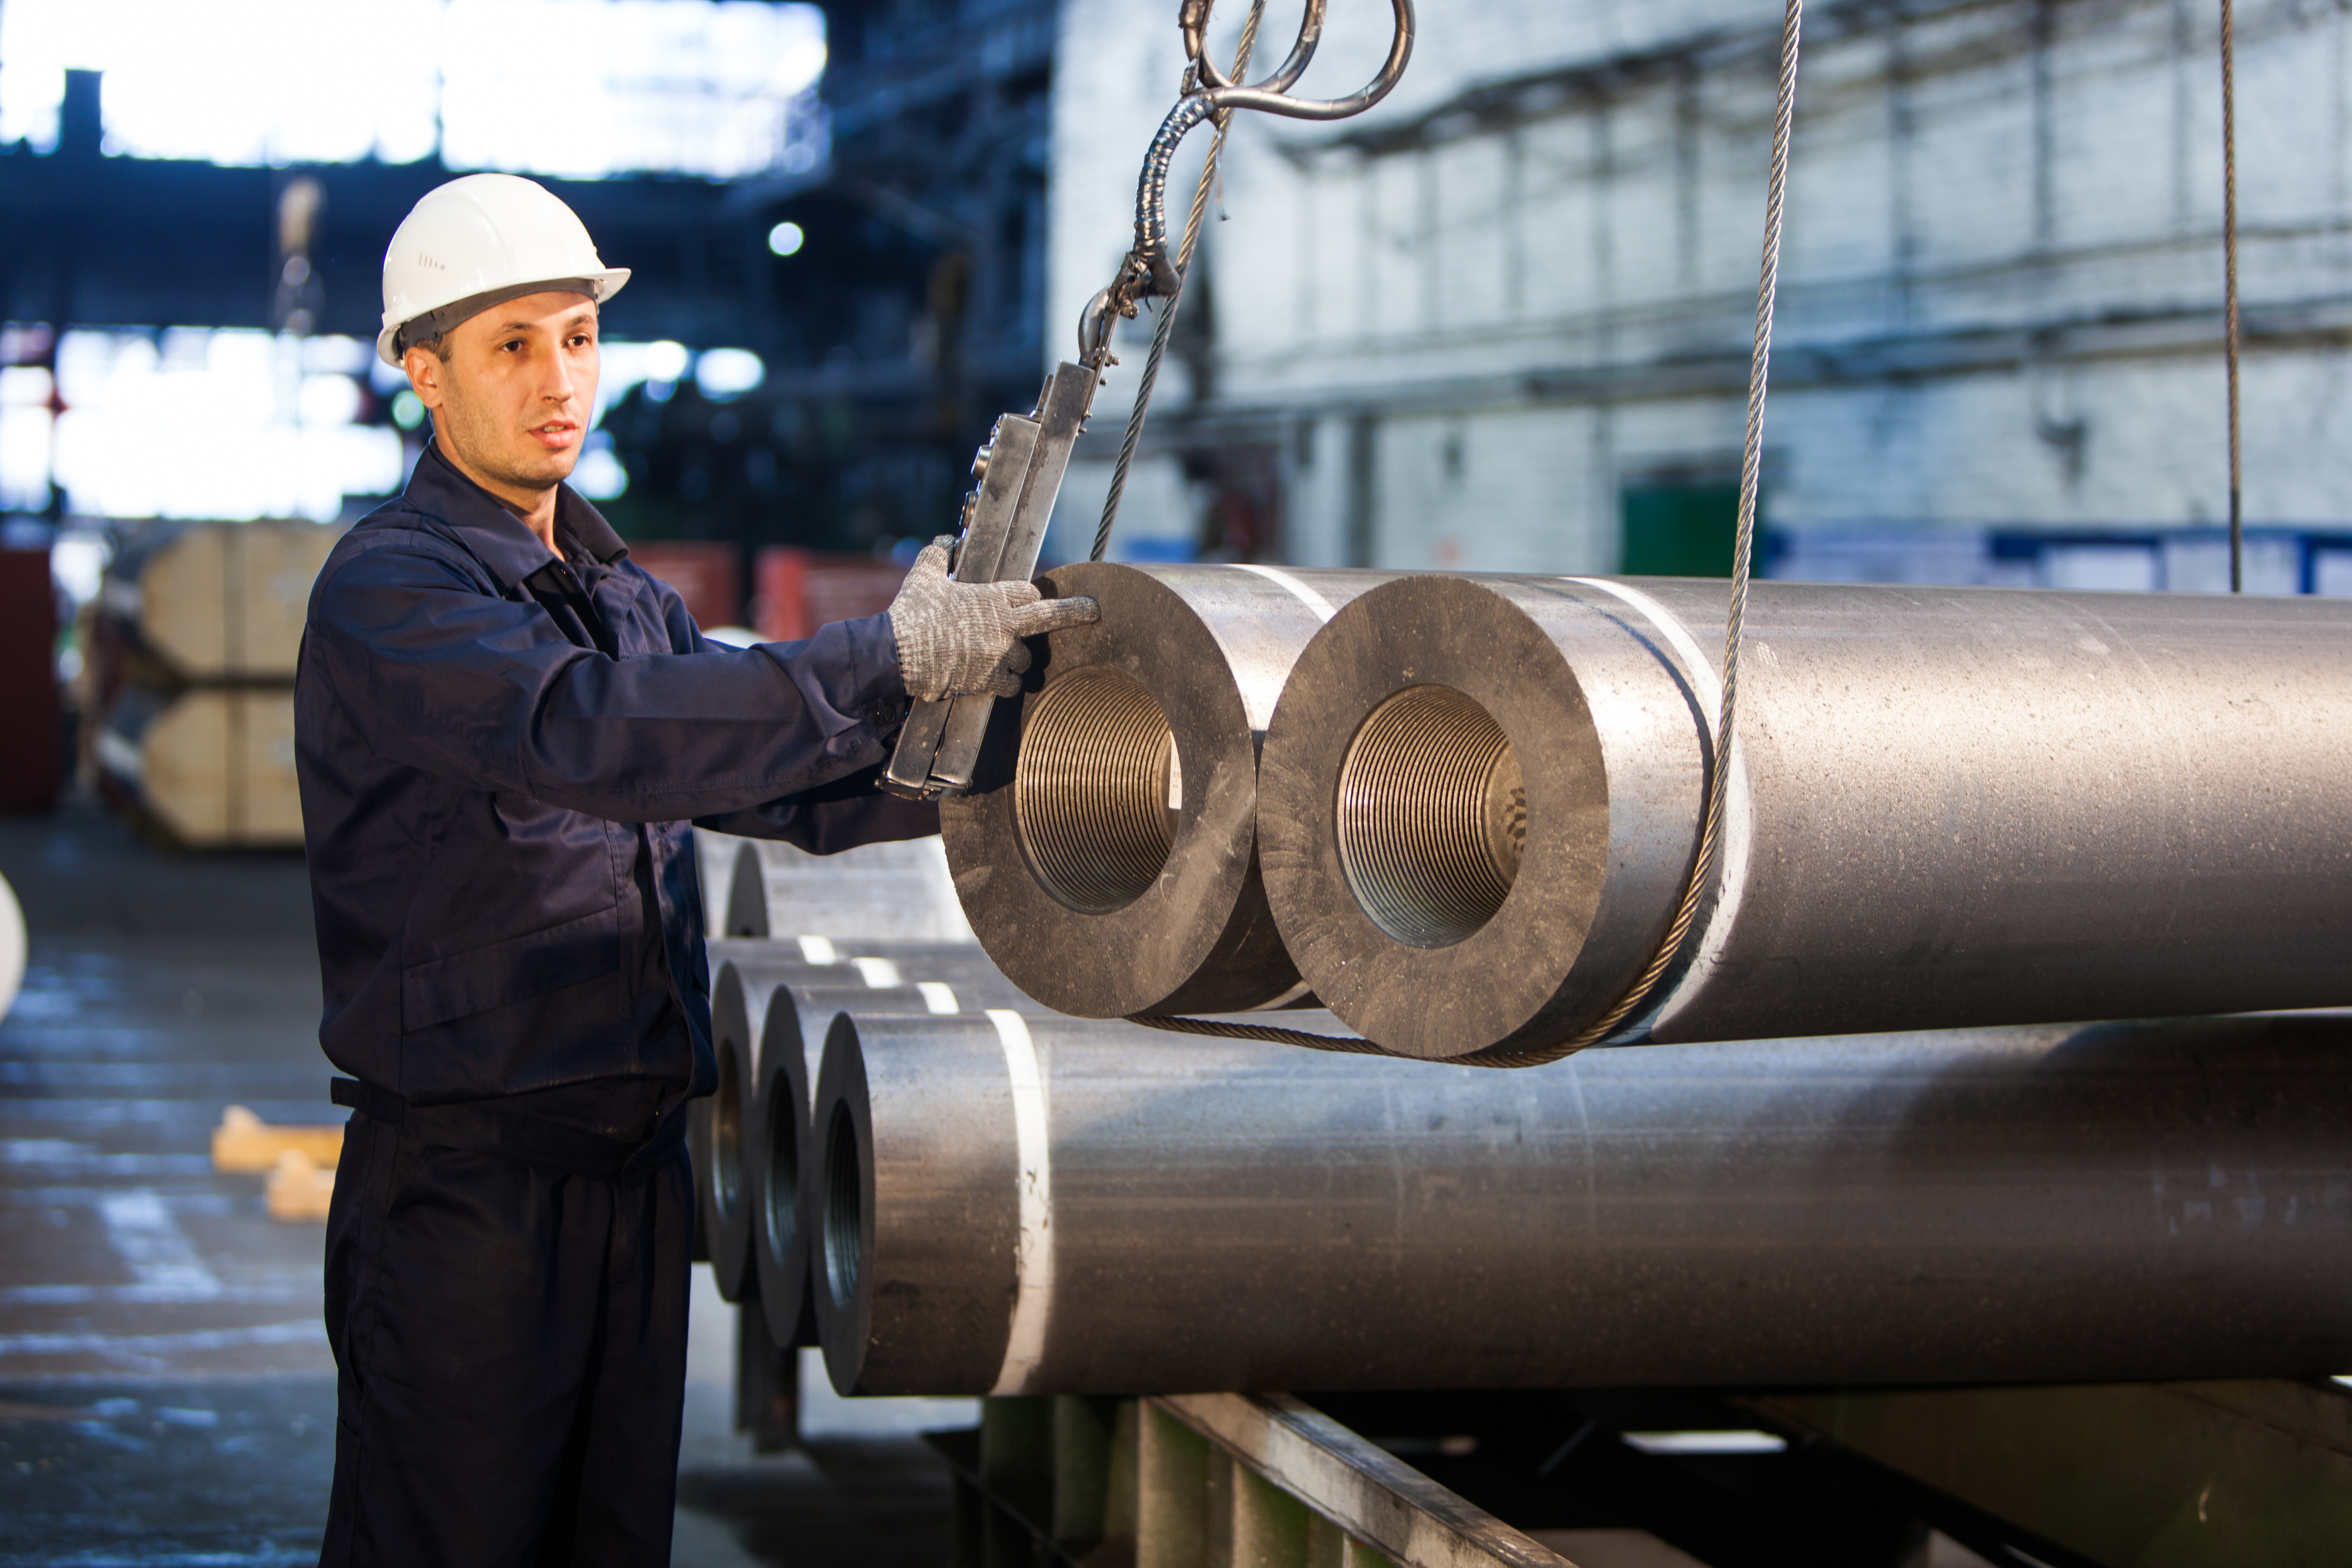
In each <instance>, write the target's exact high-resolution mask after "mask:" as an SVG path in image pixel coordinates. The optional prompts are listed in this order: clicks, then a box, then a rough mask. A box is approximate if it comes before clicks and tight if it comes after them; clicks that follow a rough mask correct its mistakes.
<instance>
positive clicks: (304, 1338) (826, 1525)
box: [0, 805, 949, 1568]
mask: <svg viewBox="0 0 2352 1568" xmlns="http://www.w3.org/2000/svg"><path fill="white" fill-rule="evenodd" d="M0 875H5V877H6V878H7V879H8V881H9V882H10V884H11V885H12V886H13V887H14V888H15V889H16V895H17V898H18V900H20V901H21V902H22V903H23V905H24V908H25V915H26V926H27V928H28V930H29V932H30V939H31V941H30V945H31V952H30V958H29V962H28V963H27V966H26V976H25V985H24V989H23V991H22V993H21V994H19V996H18V997H17V1000H16V1004H15V1005H14V1006H13V1007H11V1008H10V1009H9V1011H8V1014H7V1016H6V1017H5V1020H0V1568H18V1565H30V1564H36V1563H39V1564H48V1563H75V1564H79V1565H90V1568H94V1565H98V1564H110V1563H139V1564H173V1563H190V1564H193V1563H206V1564H247V1563H252V1564H265V1563H300V1562H309V1561H311V1560H313V1559H315V1557H316V1555H317V1551H318V1541H319V1533H320V1527H321V1524H322V1522H323V1520H324V1517H325V1508H326V1492H327V1485H328V1478H329V1475H330V1471H331V1466H332V1461H333V1430H334V1384H333V1364H332V1362H331V1359H330V1358H329V1355H328V1352H327V1342H326V1337H325V1334H324V1332H323V1331H322V1330H321V1329H320V1319H319V1312H320V1261H319V1252H320V1235H321V1227H320V1226H317V1225H315V1224H310V1225H280V1224H275V1223H273V1222H271V1220H270V1219H269V1218H268V1215H267V1213H266V1212H265V1210H264V1207H263V1203H262V1183H261V1178H259V1177H257V1176H231V1175H220V1174H216V1173H215V1172H214V1171H213V1169H212V1162H211V1159H210V1157H209V1152H208V1151H209V1147H210V1135H211V1131H212V1128H213V1127H214V1125H215V1123H217V1122H218V1121H219V1120H220V1114H221V1110H222V1108H223V1107H225V1106H227V1105H230V1104H242V1105H246V1106H249V1107H251V1108H252V1109H253V1110H256V1111H257V1112H258V1113H259V1114H260V1115H261V1116H262V1118H263V1119H264V1120H265V1121H296V1122H323V1121H340V1120H341V1112H340V1111H338V1110H336V1109H335V1108H334V1107H333V1106H331V1104H329V1102H328V1100H327V1080H328V1077H329V1068H328V1066H327V1063H326V1060H325V1058H323V1057H321V1056H320V1054H319V1048H318V1044H317V1038H316V1032H315V1031H316V1027H317V1014H318V1005H319V979H318V961H317V956H316V952H315V950H314V948H313V946H312V942H311V931H310V889H309V884H308V882H307V880H306V879H305V877H304V874H303V869H302V864H301V861H300V858H299V857H298V856H294V855H242V856H194V855H182V854H175V853H172V852H169V851H163V850H157V849H153V848H151V847H147V846H145V845H143V844H142V843H140V842H139V841H138V840H137V839H136V838H135V837H133V836H132V835H131V833H129V832H128V831H127V830H126V829H125V828H123V827H122V826H121V825H120V824H118V823H116V822H115V821H113V820H112V819H110V818H109V817H106V816H102V815H100V813H98V812H97V811H96V810H95V809H94V808H91V807H89V806H87V805H78V806H69V807H68V808H66V809H64V810H61V811H59V812H58V813H57V814H55V815H54V816H47V817H39V818H0ZM697 1283H698V1289H697V1291H696V1304H697V1305H696V1310H697V1321H696V1323H695V1330H696V1331H695V1336H694V1354H693V1357H692V1362H691V1367H690V1371H689V1384H688V1411H687V1436H686V1444H685V1451H684V1453H683V1454H682V1456H681V1460H680V1487H679V1499H680V1507H679V1513H678V1531H677V1557H676V1560H677V1562H678V1563H681V1564H685V1565H687V1568H722V1565H727V1568H731V1565H735V1564H743V1563H779V1564H794V1565H803V1564H804V1565H808V1568H820V1565H824V1564H832V1563H859V1564H877V1565H886V1568H887V1565H890V1564H897V1563H908V1564H915V1563H922V1564H926V1565H928V1564H932V1563H941V1562H943V1561H944V1560H945V1557H946V1550H947V1548H946V1541H947V1530H948V1509H949V1500H948V1481H947V1477H946V1473H945V1471H944V1469H943V1468H941V1467H940V1465H939V1464H938V1463H937V1462H936V1461H935V1460H933V1459H932V1458H930V1457H929V1455H928V1453H927V1452H926V1451H924V1450H923V1449H922V1448H921V1447H919V1445H918V1444H916V1443H915V1442H913V1441H912V1440H911V1439H910V1438H908V1437H907V1436H903V1435H900V1433H899V1432H895V1431H892V1430H890V1429H889V1428H890V1427H892V1426H900V1427H903V1426H904V1423H903V1422H900V1423H892V1422H887V1421H886V1422H882V1423H879V1424H878V1425H879V1426H881V1427H882V1428H883V1430H881V1431H880V1432H879V1433H878V1434H877V1433H875V1432H873V1430H872V1428H873V1427H874V1426H876V1425H877V1423H874V1422H872V1421H870V1420H868V1421H866V1422H864V1423H863V1424H864V1426H866V1428H867V1431H866V1432H865V1433H858V1432H856V1428H857V1427H858V1426H860V1425H861V1423H860V1420H859V1419H857V1418H856V1416H854V1415H853V1416H851V1417H850V1418H848V1419H841V1418H838V1417H837V1418H836V1419H835V1421H834V1422H833V1424H832V1429H833V1431H834V1432H835V1433H836V1434H838V1435H836V1436H829V1437H825V1438H819V1439H813V1440H812V1444H811V1447H810V1448H809V1449H808V1450H805V1451H801V1452H795V1453H793V1454H790V1455H785V1456H772V1457H754V1456H753V1455H751V1452H750V1448H749V1446H748V1444H747V1443H746V1442H745V1441H744V1440H743V1439H741V1438H740V1437H737V1436H734V1435H733V1434H732V1433H731V1432H730V1429H729V1425H728V1413H729V1410H730V1396H731V1387H730V1377H731V1367H730V1363H729V1357H730V1355H731V1344H732V1338H731V1334H732V1331H731V1326H730V1324H729V1323H728V1322H727V1321H726V1318H725V1316H724V1314H725V1312H726V1310H727V1309H725V1308H724V1307H723V1305H722V1304H721V1303H719V1301H718V1300H717V1298H716V1296H715V1295H714V1294H713V1293H712V1292H710V1291H709V1289H708V1280H707V1272H706V1275H705V1278H704V1279H698V1282H697ZM813 1403H817V1404H821V1403H822V1402H821V1401H819V1402H813Z"/></svg>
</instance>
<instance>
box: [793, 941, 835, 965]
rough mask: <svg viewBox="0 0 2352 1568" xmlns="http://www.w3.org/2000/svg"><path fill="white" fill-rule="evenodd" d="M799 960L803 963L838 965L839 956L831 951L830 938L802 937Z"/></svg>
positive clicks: (831, 942)
mask: <svg viewBox="0 0 2352 1568" xmlns="http://www.w3.org/2000/svg"><path fill="white" fill-rule="evenodd" d="M801 960H802V962H803V963H840V962H841V955H840V954H839V953H836V952H834V951H833V939H832V938H831V937H829V936H804V937H803V938H801Z"/></svg>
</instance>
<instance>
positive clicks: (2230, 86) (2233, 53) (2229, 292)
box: [2221, 0, 2246, 594]
mask: <svg viewBox="0 0 2352 1568" xmlns="http://www.w3.org/2000/svg"><path fill="white" fill-rule="evenodd" d="M2236 33H2237V28H2236V26H2235V24H2234V21H2233V19H2232V17H2231V0H2221V279H2222V284H2221V288H2222V299H2223V301H2224V304H2223V310H2222V315H2223V324H2222V332H2221V340H2222V341H2221V357H2222V361H2223V363H2225V364H2226V365H2227V366H2228V373H2229V382H2230V592H2231V593H2232V594H2242V593H2244V592H2245V591H2246V519H2245V510H2244V506H2243V501H2242V489H2241V486H2242V479H2243V470H2242V468H2241V467H2240V464H2239V443H2238V80H2237V78H2238V69H2237V50H2236Z"/></svg>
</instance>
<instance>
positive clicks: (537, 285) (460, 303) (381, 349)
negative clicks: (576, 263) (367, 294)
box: [375, 267, 629, 365]
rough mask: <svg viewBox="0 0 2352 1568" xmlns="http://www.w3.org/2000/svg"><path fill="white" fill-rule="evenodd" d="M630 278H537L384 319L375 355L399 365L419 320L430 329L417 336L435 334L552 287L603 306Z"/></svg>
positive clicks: (610, 274) (606, 274)
mask: <svg viewBox="0 0 2352 1568" xmlns="http://www.w3.org/2000/svg"><path fill="white" fill-rule="evenodd" d="M628 281H629V268H625V267H606V268H599V269H598V270H596V271H593V272H583V273H578V274H575V275H573V276H572V277H568V278H541V279H533V280H531V281H530V282H527V283H514V284H509V285H508V286H507V287H505V288H503V289H490V290H488V292H486V293H481V294H474V295H469V296H467V298H465V299H463V300H451V301H450V302H449V303H448V304H446V305H442V306H439V307H437V308H436V309H434V310H427V311H425V312H424V313H422V314H420V315H415V316H410V317H408V318H407V319H406V320H404V321H386V322H384V324H383V331H379V332H378V333H377V334H376V339H375V353H376V357H377V358H378V359H380V360H382V361H383V363H386V364H389V365H398V364H399V363H400V361H401V352H400V348H399V343H400V339H401V335H402V334H403V333H404V332H406V331H408V329H409V328H411V327H415V326H418V325H419V324H420V323H423V324H425V326H426V328H427V329H428V330H425V331H420V332H418V333H416V334H415V336H416V337H417V338H420V339H422V338H429V337H435V336H437V335H439V334H440V333H442V332H446V331H449V330H450V329H451V328H452V327H456V326H458V325H461V324H462V323H464V322H467V321H471V320H473V319H474V318H475V317H476V316H478V315H480V314H481V313H482V312H483V311H484V310H490V309H492V308H493V307H495V306H499V305H503V304H505V303H506V302H507V301H508V300H520V299H521V298H522V297H523V296H524V295H526V294H542V293H546V292H547V291H549V290H550V289H569V290H571V291H573V292H578V293H585V294H586V295H587V296H588V297H589V298H590V299H592V300H595V301H596V303H597V304H599V305H602V304H603V303H604V301H605V300H609V299H611V298H612V297H613V296H614V295H615V294H617V293H619V292H620V291H621V289H622V288H623V287H624V286H625V285H626V284H627V282H628ZM583 284H585V285H586V287H585V288H584V289H583V288H582V287H581V286H582V285H583Z"/></svg>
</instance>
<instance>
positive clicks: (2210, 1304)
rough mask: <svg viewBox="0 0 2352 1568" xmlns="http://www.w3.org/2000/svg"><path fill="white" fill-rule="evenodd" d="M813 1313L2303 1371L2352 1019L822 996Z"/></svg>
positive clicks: (839, 1370)
mask: <svg viewBox="0 0 2352 1568" xmlns="http://www.w3.org/2000/svg"><path fill="white" fill-rule="evenodd" d="M817 1105H818V1122H817V1125H818V1126H819V1128H820V1129H822V1130H823V1136H824V1141H825V1142H824V1150H823V1152H822V1153H821V1155H820V1157H819V1158H818V1159H817V1160H815V1161H814V1162H813V1163H812V1166H811V1169H812V1171H813V1172H814V1173H815V1178H816V1181H817V1183H818V1189H819V1190H818V1191H817V1192H815V1193H814V1194H812V1203H811V1209H812V1211H813V1212H814V1213H815V1214H818V1215H822V1216H823V1221H822V1226H821V1228H820V1230H819V1233H818V1234H817V1235H816V1236H814V1237H812V1241H813V1243H814V1247H815V1248H816V1256H817V1258H818V1269H819V1282H818V1290H817V1303H818V1321H819V1328H820V1332H821V1334H822V1336H823V1339H824V1352H825V1360H826V1365H827V1368H828V1370H829V1372H830V1373H831V1376H832V1378H833V1381H834V1384H835V1386H836V1387H837V1388H840V1389H841V1390H843V1391H844V1392H851V1391H856V1392H860V1393H867V1394H985V1393H991V1392H993V1393H998V1394H1046V1393H1057V1394H1058V1393H1070V1394H1077V1393H1103V1394H1108V1393H1130V1394H1132V1393H1142V1394H1150V1393H1174V1392H1181V1391H1184V1390H1198V1389H1203V1388H1213V1389H1233V1390H1265V1389H1295V1388H1317V1389H1332V1390H1339V1389H1403V1388H1451V1389H1469V1388H1507V1387H1569V1386H1579V1385H1583V1386H1605V1385H1644V1384H1718V1385H1719V1384H1905V1383H1961V1382H2029V1381H2043V1380H2058V1381H2078V1380H2079V1381H2111V1380H2112V1381H2124V1380H2130V1381H2137V1380H2144V1379H2170V1378H2225V1377H2290V1376H2304V1375H2310V1374H2316V1373H2328V1372H2330V1371H2331V1370H2333V1369H2340V1368H2342V1367H2345V1366H2352V1319H2347V1315H2346V1313H2345V1311H2344V1308H2343V1304H2344V1302H2345V1300H2347V1293H2352V1196H2347V1194H2352V1143H2347V1140H2346V1139H2345V1137H2344V1135H2343V1130H2344V1128H2345V1127H2346V1126H2347V1119H2348V1118H2352V1021H2347V1019H2346V1018H2345V1017H2342V1016H2273V1017H2253V1018H2230V1019H2219V1020H2200V1021H2195V1022H2176V1023H2167V1024H2147V1025H2102V1026H2079V1027H2073V1028H2068V1027H2062V1026H2038V1027H2032V1028H2012V1029H2000V1030H1985V1031H1975V1032H1965V1033H1949V1034H1938V1035H1910V1036H1894V1037H1860V1038H1854V1037H1848V1038H1829V1039H1812V1040H1801V1041H1789V1040H1778V1041H1769V1042H1751V1043H1747V1044H1732V1045H1706V1046H1676V1047H1659V1048H1655V1049H1643V1050H1596V1051H1591V1052H1588V1053H1585V1054H1582V1055H1580V1056H1576V1057H1573V1058H1569V1059H1568V1060H1566V1061H1562V1062H1559V1063H1556V1064H1554V1065H1552V1066H1550V1067H1548V1068H1541V1069H1538V1070H1535V1071H1530V1072H1521V1073H1497V1072H1491V1071H1486V1070H1483V1069H1479V1068H1465V1067H1457V1066H1449V1065H1445V1064H1439V1063H1429V1062H1417V1061H1410V1060H1403V1059H1399V1058H1380V1057H1360V1056H1339V1055H1329V1054H1325V1053H1321V1052H1314V1051H1304V1050H1297V1049H1291V1048H1286V1047H1268V1046H1260V1045H1250V1044H1243V1043H1234V1042H1227V1041H1172V1040H1170V1039H1168V1038H1167V1037H1164V1036H1160V1035H1157V1034H1152V1033H1149V1032H1147V1031H1144V1030H1142V1029H1140V1028H1139V1027H1137V1026H1132V1025H1125V1024H1118V1023H1089V1022H1083V1021H1078V1020H1072V1019H1060V1018H1043V1017H1037V1016H1031V1017H1028V1018H1026V1019H1023V1018H1019V1017H1015V1016H1010V1015H991V1016H989V1017H988V1018H986V1019H971V1018H919V1019H880V1018H873V1017H866V1016H851V1015H844V1016H842V1017H841V1018H840V1019H838V1020H837V1021H836V1022H835V1026H834V1029H833V1032H832V1037H831V1038H830V1040H829V1041H828V1043H827V1047H826V1050H825V1056H824V1066H823V1068H822V1069H821V1072H820V1081H819V1084H818V1091H817Z"/></svg>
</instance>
